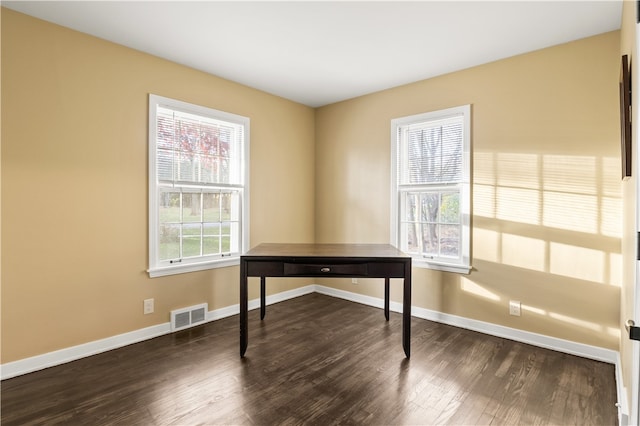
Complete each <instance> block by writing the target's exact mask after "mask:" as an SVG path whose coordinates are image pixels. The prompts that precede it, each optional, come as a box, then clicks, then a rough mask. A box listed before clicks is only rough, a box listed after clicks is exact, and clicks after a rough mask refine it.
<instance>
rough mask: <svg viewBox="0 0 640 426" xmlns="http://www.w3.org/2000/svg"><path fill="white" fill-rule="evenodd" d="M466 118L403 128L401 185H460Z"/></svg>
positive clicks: (401, 129) (400, 165) (400, 161)
mask: <svg viewBox="0 0 640 426" xmlns="http://www.w3.org/2000/svg"><path fill="white" fill-rule="evenodd" d="M463 118H464V117H463V116H456V117H452V118H448V119H445V120H436V121H433V122H423V123H416V124H410V125H407V126H404V127H400V132H402V134H401V137H400V140H401V144H402V146H401V150H402V151H401V155H399V156H398V161H399V165H398V170H399V172H400V184H401V185H407V184H409V185H411V184H432V183H453V182H460V181H461V180H462V178H463V173H462V155H463V139H462V137H463V128H464V123H463Z"/></svg>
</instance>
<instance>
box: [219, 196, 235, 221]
mask: <svg viewBox="0 0 640 426" xmlns="http://www.w3.org/2000/svg"><path fill="white" fill-rule="evenodd" d="M237 204H238V194H237V193H230V192H224V193H222V194H221V202H220V206H221V209H222V211H221V219H222V220H238V213H239V212H238V210H239V209H238V207H237Z"/></svg>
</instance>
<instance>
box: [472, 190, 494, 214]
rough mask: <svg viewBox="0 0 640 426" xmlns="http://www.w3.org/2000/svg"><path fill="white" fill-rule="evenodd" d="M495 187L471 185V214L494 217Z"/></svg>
mask: <svg viewBox="0 0 640 426" xmlns="http://www.w3.org/2000/svg"><path fill="white" fill-rule="evenodd" d="M495 200H496V187H495V186H493V185H478V184H476V185H474V186H473V215H474V216H482V217H491V218H493V217H496V209H495V205H496V201H495Z"/></svg>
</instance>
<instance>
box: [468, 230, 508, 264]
mask: <svg viewBox="0 0 640 426" xmlns="http://www.w3.org/2000/svg"><path fill="white" fill-rule="evenodd" d="M500 247H501V244H500V233H499V232H496V231H491V230H489V229H483V228H479V227H475V228H473V253H474V255H473V257H474V258H476V259H482V260H486V261H488V262H500V261H501V257H500V253H501V252H502V251H501V250H500Z"/></svg>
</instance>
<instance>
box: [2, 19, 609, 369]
mask: <svg viewBox="0 0 640 426" xmlns="http://www.w3.org/2000/svg"><path fill="white" fill-rule="evenodd" d="M619 38H620V34H619V33H618V32H613V33H609V34H605V35H601V36H597V37H593V38H589V39H585V40H580V41H577V42H574V43H569V44H566V45H562V46H557V47H553V48H550V49H545V50H541V51H538V52H533V53H530V54H527V55H522V56H518V57H515V58H511V59H507V60H504V61H499V62H495V63H492V64H488V65H484V66H481V67H476V68H473V69H469V70H465V71H462V72H458V73H453V74H449V75H446V76H443V77H439V78H434V79H430V80H425V81H422V82H418V83H415V84H411V85H407V86H403V87H399V88H395V89H392V90H388V91H384V92H380V93H376V94H372V95H369V96H365V97H361V98H357V99H353V100H350V101H346V102H342V103H338V104H334V105H330V106H327V107H324V108H319V109H317V110H315V111H314V110H313V109H311V108H307V107H305V106H302V105H299V104H296V103H293V102H290V101H286V100H283V99H281V98H277V97H274V96H271V95H268V94H265V93H262V92H259V91H256V90H253V89H250V88H247V87H244V86H241V85H238V84H235V83H232V82H229V81H226V80H222V79H220V78H216V77H214V76H211V75H208V74H205V73H201V72H198V71H195V70H193V69H189V68H186V67H183V66H180V65H177V64H174V63H171V62H167V61H164V60H161V59H158V58H155V57H152V56H149V55H146V54H143V53H140V52H136V51H133V50H130V49H127V48H124V47H122V46H118V45H114V44H111V43H108V42H104V41H101V40H98V39H96V38H93V37H89V36H86V35H82V34H80V33H77V32H73V31H70V30H67V29H64V28H61V27H57V26H54V25H51V24H48V23H45V22H42V21H39V20H36V19H33V18H30V17H27V16H24V15H21V14H18V13H15V12H12V11H9V10H6V9H2V123H3V126H2V180H1V182H2V200H1V201H2V224H3V227H2V228H3V229H2V231H3V232H2V249H3V250H2V362H3V363H6V362H10V361H14V360H18V359H23V358H26V357H29V356H34V355H38V354H42V353H46V352H50V351H53V350H56V349H61V348H66V347H69V346H73V345H77V344H80V343H85V342H90V341H93V340H97V339H101V338H104V337H109V336H113V335H117V334H120V333H125V332H129V331H133V330H137V329H141V328H144V327H147V326H151V325H155V324H161V323H165V322H167V321H168V312H169V310H170V309H174V308H178V307H182V306H187V305H191V304H194V303H200V302H203V301H207V302H208V303H209V307H210V309H216V308H220V307H224V306H229V305H233V304H236V303H237V300H238V296H237V277H238V269H237V267H232V268H222V269H218V270H214V271H206V272H197V273H189V274H182V275H177V276H172V277H162V278H155V279H150V278H148V275H147V274H146V273H145V269H146V268H147V124H146V123H147V94H148V93H155V94H158V95H161V96H166V97H172V98H176V99H180V100H184V101H187V102H192V103H196V104H201V105H205V106H208V107H212V108H216V109H220V110H224V111H229V112H232V113H235V114H240V115H244V116H248V117H250V118H251V160H252V162H251V245H252V246H253V245H255V244H258V243H260V242H263V241H272V242H278V241H289V242H311V241H314V240H315V241H317V242H361V243H364V242H385V243H386V242H388V240H389V183H390V177H389V161H390V152H389V151H390V145H389V132H390V127H389V126H390V120H391V119H392V118H396V117H401V116H405V115H410V114H415V113H420V112H426V111H431V110H436V109H440V108H446V107H450V106H456V105H461V104H467V103H470V104H472V111H473V118H472V123H473V124H472V128H473V158H474V162H473V167H474V171H473V176H474V184H473V203H474V206H473V210H474V215H473V226H474V232H473V259H474V260H473V266H474V270H473V272H472V273H471V274H470V275H467V276H461V275H457V274H451V273H441V272H435V271H429V270H424V269H419V270H414V304H415V305H417V306H420V307H424V308H428V309H433V310H438V311H442V312H446V313H450V314H454V315H460V316H464V317H469V318H473V319H478V320H482V321H488V322H492V323H496V324H502V325H506V326H509V327H514V328H519V329H523V330H528V331H533V332H537V333H542V334H547V335H550V336H555V337H559V338H564V339H569V340H574V341H578V342H583V343H587V344H592V345H596V346H601V347H604V348H611V349H617V348H618V342H619V335H618V333H619V327H618V324H619V300H620V299H619V298H620V285H621V281H622V278H621V276H620V275H621V274H620V270H621V266H620V265H621V253H620V232H621V227H620V214H621V213H620V210H621V196H620V182H619V174H620V172H619V159H618V156H619V142H618V141H619V130H618V91H617V90H618V89H617V78H618V72H619V52H620V44H619ZM307 282H309V281H308V280H281V281H277V280H270V283H271V284H270V285H269V292H270V293H275V292H279V291H283V290H287V289H290V288H294V287H297V286H300V285H304V284H305V283H307ZM323 284H326V285H333V286H336V287H338V288H344V289H347V290H349V291H354V292H359V293H363V294H368V295H373V296H381V295H382V289H381V285H380V283H379V282H378V281H376V280H370V281H369V280H361V282H360V283H359V284H358V285H357V286H353V285H351V284H350V282H349V281H348V280H345V281H340V280H331V281H327V282H326V283H323ZM255 287H256V286H252V289H251V292H250V297H257V292H256V288H255ZM150 297H153V298H155V301H156V313H155V314H153V315H142V300H143V299H146V298H150ZM392 298H393V299H394V300H400V298H401V296H400V285H399V283H396V282H394V284H393V286H392ZM509 299H517V300H521V301H522V302H523V315H522V317H519V318H516V317H510V316H509V315H508V314H507V312H508V310H507V303H508V300H509Z"/></svg>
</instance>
